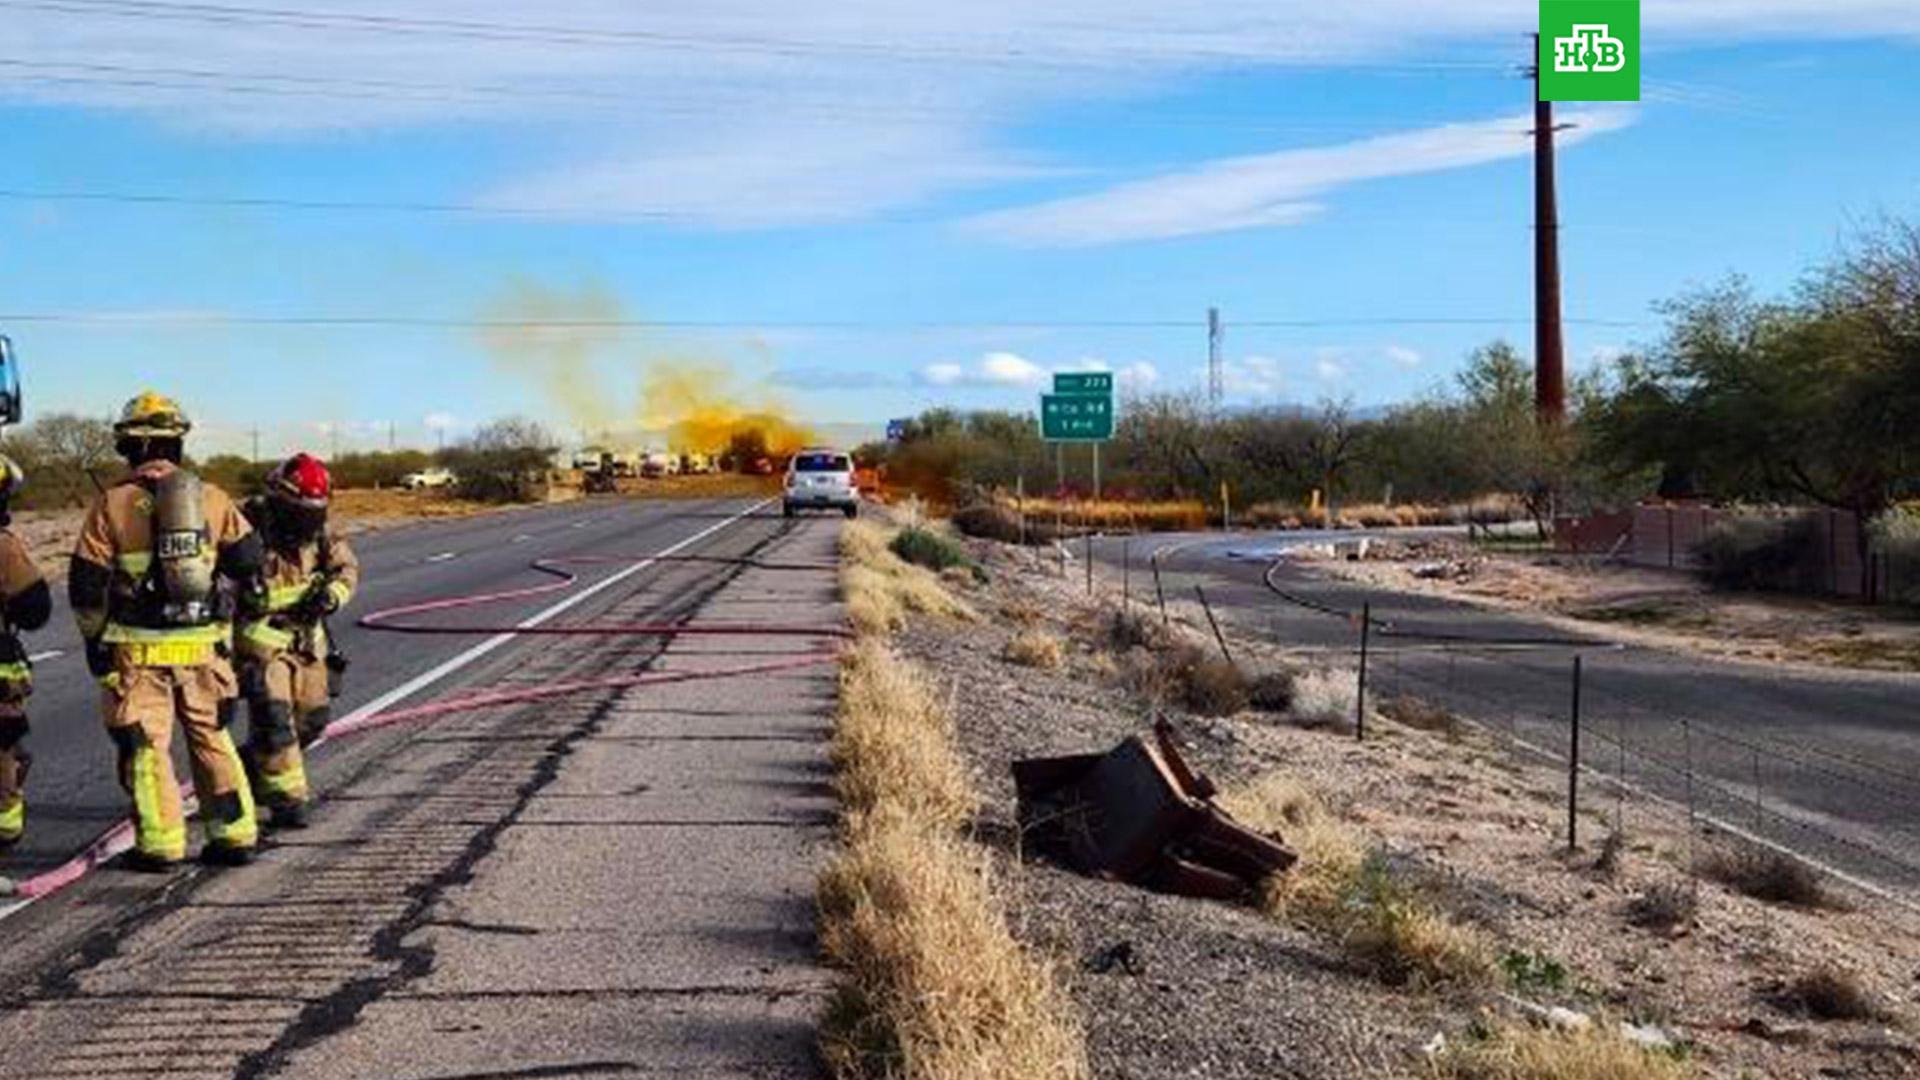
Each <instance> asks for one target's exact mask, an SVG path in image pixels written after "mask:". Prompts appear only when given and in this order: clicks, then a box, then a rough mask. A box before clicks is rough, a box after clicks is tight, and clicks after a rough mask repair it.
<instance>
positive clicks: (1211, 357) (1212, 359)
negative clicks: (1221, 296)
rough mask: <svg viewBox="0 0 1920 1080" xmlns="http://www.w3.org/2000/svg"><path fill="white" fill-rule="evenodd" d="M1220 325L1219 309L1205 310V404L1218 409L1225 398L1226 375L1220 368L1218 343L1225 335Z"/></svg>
mask: <svg viewBox="0 0 1920 1080" xmlns="http://www.w3.org/2000/svg"><path fill="white" fill-rule="evenodd" d="M1225 332H1226V331H1225V329H1224V328H1223V327H1222V326H1221V325H1220V309H1219V308H1217V307H1210V308H1208V309H1207V404H1209V405H1211V406H1213V407H1214V408H1216V409H1218V408H1219V407H1220V400H1221V399H1222V398H1224V397H1225V396H1226V393H1227V384H1226V373H1225V372H1223V371H1222V370H1221V368H1220V341H1221V338H1222V336H1223V335H1224V334H1225Z"/></svg>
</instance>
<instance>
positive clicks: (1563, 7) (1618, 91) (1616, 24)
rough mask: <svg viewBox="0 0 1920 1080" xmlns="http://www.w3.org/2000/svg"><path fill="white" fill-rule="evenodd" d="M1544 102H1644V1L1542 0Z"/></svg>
mask: <svg viewBox="0 0 1920 1080" xmlns="http://www.w3.org/2000/svg"><path fill="white" fill-rule="evenodd" d="M1534 69H1535V71H1537V72H1538V73H1539V79H1540V100H1541V101H1639V100H1640V0H1540V49H1539V56H1538V57H1537V58H1536V59H1535V61H1534Z"/></svg>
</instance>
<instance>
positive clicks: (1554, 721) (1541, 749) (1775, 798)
mask: <svg viewBox="0 0 1920 1080" xmlns="http://www.w3.org/2000/svg"><path fill="white" fill-rule="evenodd" d="M1356 621H1357V622H1360V625H1359V626H1358V627H1357V629H1356V632H1355V642H1354V644H1353V646H1352V649H1351V655H1352V658H1353V668H1354V671H1355V678H1356V679H1357V680H1361V681H1362V684H1363V685H1362V687H1361V688H1360V693H1361V695H1362V696H1363V697H1364V698H1365V699H1366V700H1369V701H1371V702H1373V703H1374V706H1373V707H1374V708H1376V709H1378V710H1379V711H1381V712H1384V713H1386V714H1387V715H1389V716H1393V715H1402V716H1420V715H1422V714H1423V713H1424V714H1425V715H1426V716H1427V717H1428V718H1429V722H1431V717H1432V716H1433V710H1435V709H1438V710H1442V715H1444V716H1445V717H1447V718H1449V721H1450V722H1454V721H1458V722H1467V723H1472V724H1475V725H1477V726H1479V727H1480V728H1482V729H1484V730H1485V731H1487V732H1490V733H1491V734H1493V735H1494V736H1495V737H1496V738H1497V739H1499V740H1500V741H1501V742H1503V743H1504V744H1505V746H1506V747H1507V749H1508V751H1509V752H1510V753H1512V754H1515V755H1525V756H1528V757H1531V758H1534V759H1536V760H1539V761H1544V762H1549V763H1553V764H1557V765H1560V766H1563V767H1564V769H1565V772H1566V787H1565V791H1564V800H1565V802H1564V806H1562V807H1559V808H1556V812H1555V813H1554V814H1553V815H1552V816H1553V818H1554V819H1555V829H1556V833H1557V835H1559V836H1560V838H1561V839H1562V840H1563V841H1564V842H1565V843H1566V844H1567V845H1568V846H1569V847H1574V846H1577V845H1580V844H1582V843H1589V844H1590V843H1594V842H1597V841H1599V840H1601V839H1602V836H1603V834H1604V833H1605V832H1606V831H1608V830H1628V831H1630V825H1629V822H1630V820H1631V819H1632V818H1633V817H1634V816H1635V815H1651V814H1658V815H1661V816H1663V817H1667V818H1673V817H1675V816H1677V815H1680V814H1684V815H1685V819H1686V822H1687V825H1688V827H1689V835H1690V836H1697V835H1701V834H1710V835H1711V837H1712V839H1713V840H1714V841H1715V842H1716V843H1719V844H1722V845H1731V846H1734V847H1737V848H1745V849H1749V850H1752V849H1757V850H1759V851H1763V852H1771V853H1773V854H1777V855H1784V856H1788V857H1790V858H1792V859H1794V860H1796V861H1798V862H1800V863H1802V864H1803V865H1804V866H1806V867H1808V868H1810V869H1812V870H1814V871H1816V872H1818V873H1819V874H1822V875H1825V876H1826V877H1828V878H1831V879H1833V880H1835V881H1838V882H1841V883H1844V884H1845V885H1847V886H1849V887H1850V888H1852V889H1854V890H1857V891H1859V892H1863V893H1865V894H1867V895H1869V896H1872V897H1875V898H1877V899H1879V900H1882V901H1886V902H1890V903H1895V904H1898V905H1899V906H1901V907H1903V908H1905V909H1907V910H1908V911H1910V912H1916V913H1920V902H1917V901H1916V897H1920V775H1915V774H1914V773H1913V772H1912V771H1910V770H1908V769H1904V768H1902V767H1900V766H1899V765H1898V764H1895V763H1893V762H1891V761H1877V760H1874V759H1872V758H1869V757H1865V756H1863V755H1861V754H1858V753H1854V752H1850V751H1847V750H1844V749H1839V748H1835V747H1832V746H1827V745H1823V744H1822V743H1821V742H1820V741H1819V740H1820V738H1821V733H1820V722H1821V721H1822V720H1823V719H1825V718H1822V717H1811V716H1810V717H1806V718H1804V719H1805V721H1806V722H1805V723H1804V724H1803V725H1802V726H1800V727H1798V728H1796V729H1795V730H1794V731H1793V732H1792V733H1791V734H1789V733H1787V732H1785V731H1781V730H1767V729H1764V728H1756V729H1754V730H1736V729H1735V728H1733V727H1732V726H1731V725H1730V724H1729V723H1727V722H1726V721H1725V720H1723V719H1720V718H1715V717H1707V716H1702V715H1697V714H1695V713H1694V712H1692V711H1690V710H1689V709H1687V708H1685V707H1683V706H1681V705H1679V704H1677V703H1676V700H1675V699H1674V697H1673V696H1672V695H1667V696H1662V694H1661V690H1662V679H1663V678H1673V679H1677V678H1686V677H1688V676H1687V675H1686V674H1684V673H1652V674H1649V673H1648V672H1647V671H1645V670H1644V669H1640V668H1636V667H1633V666H1631V665H1629V664H1627V663H1626V662H1625V661H1624V657H1625V655H1626V654H1625V653H1623V652H1621V651H1619V650H1616V649H1612V648H1609V647H1606V646H1594V647H1588V648H1575V647H1570V646H1566V645H1541V644H1530V643H1529V644H1517V645H1515V644H1504V643H1500V642H1486V643H1476V642H1469V641H1459V640H1443V641H1433V642H1422V641H1419V640H1418V638H1417V636H1407V635H1397V636H1394V637H1389V638H1386V639H1385V640H1383V639H1382V637H1381V635H1380V634H1379V633H1378V630H1379V624H1378V623H1377V622H1376V621H1374V620H1371V619H1368V620H1366V621H1364V622H1361V621H1359V620H1356ZM1693 862H1695V860H1691V859H1690V860H1689V863H1693Z"/></svg>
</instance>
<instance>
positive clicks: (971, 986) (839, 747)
mask: <svg viewBox="0 0 1920 1080" xmlns="http://www.w3.org/2000/svg"><path fill="white" fill-rule="evenodd" d="M846 534H850V535H849V538H848V539H847V540H846V541H845V543H844V553H845V561H846V563H847V565H846V574H847V591H848V603H849V607H852V606H854V605H855V604H856V603H860V602H862V601H863V600H864V601H866V602H870V603H872V602H875V601H874V600H873V597H875V596H879V597H882V598H883V599H881V600H879V601H877V603H878V604H879V605H880V607H879V612H880V617H875V616H874V615H872V614H871V613H870V614H869V616H868V617H866V618H864V619H863V618H861V617H860V616H856V622H857V623H859V624H860V625H861V628H862V629H863V631H865V633H864V635H863V636H862V637H861V638H860V639H859V640H858V641H857V642H856V643H855V644H854V646H853V647H852V648H851V649H850V650H849V651H848V654H847V657H846V663H845V667H844V668H843V670H842V674H841V681H840V708H839V714H838V717H837V719H836V723H835V728H834V737H833V746H832V755H833V760H834V764H835V766H836V768H837V774H836V777H835V781H834V786H835V790H836V792H837V793H838V795H839V796H840V800H841V804H842V810H843V820H842V829H841V838H840V839H841V847H840V850H839V852H838V854H837V855H836V856H835V858H834V859H833V861H832V862H831V863H830V864H829V865H828V866H827V867H826V868H825V869H824V870H823V871H822V872H821V875H820V880H819V883H818V889H817V903H818V906H819V915H820V941H821V948H822V951H823V952H824V954H825V955H826V957H827V959H828V961H829V962H830V963H832V964H833V965H835V966H836V967H837V968H839V969H840V971H841V972H842V974H843V977H842V979H841V980H840V984H839V986H838V987H837V988H836V990H835V992H834V995H833V997H832V999H831V1001H830V1002H829V1004H828V1006H827V1010H826V1012H825V1014H824V1015H823V1016H822V1018H821V1023H820V1050H821V1055H822V1057H823V1058H824V1059H825V1061H826V1062H827V1065H828V1066H829V1068H830V1069H831V1071H832V1073H833V1075H834V1076H836V1077H838V1078H840V1080H1055V1078H1061V1080H1083V1078H1085V1077H1086V1076H1087V1075H1088V1072H1089V1069H1088V1065H1087V1057H1086V1047H1085V1039H1084V1036H1083V1035H1082V1033H1081V1030H1080V1027H1079V1022H1078V1018H1077V1017H1076V1016H1075V1014H1074V1013H1073V1010H1072V1006H1071V1003H1070V1000H1069V999H1068V998H1067V997H1066V995H1065V994H1064V993H1062V992H1061V990H1060V989H1059V987H1058V985H1057V984H1056V982H1055V980H1054V975H1053V972H1052V970H1051V969H1050V968H1049V967H1048V966H1047V965H1046V964H1044V963H1042V962H1040V961H1038V960H1036V959H1034V958H1033V957H1031V956H1029V955H1028V954H1027V953H1026V952H1025V951H1024V950H1023V949H1022V948H1021V947H1020V945H1019V943H1018V942H1017V941H1016V940H1015V939H1014V937H1013V935H1012V933H1011V931H1010V930H1009V929H1008V926H1007V923H1006V918H1005V915H1004V914H1003V910H1004V908H1003V905H1002V903H1001V900H1000V898H999V897H998V896H997V895H996V891H995V886H994V883H993V881H992V878H991V875H990V870H991V864H990V861H989V859H988V857H987V856H986V855H985V854H984V853H983V852H982V851H981V850H980V849H978V848H977V847H975V846H974V845H973V844H972V843H971V842H970V841H968V840H966V839H965V838H964V837H963V836H962V834H961V830H962V828H963V827H964V826H965V825H966V824H967V822H969V821H970V820H971V819H972V816H973V814H974V812H975V810H976V809H977V808H978V806H979V796H978V794H977V793H976V792H975V790H974V788H973V786H972V783H971V781H970V780H969V778H968V776H967V773H966V768H965V766H964V764H963V763H962V761H961V759H960V757H959V755H958V753H957V752H956V751H955V749H954V746H953V739H952V731H951V721H950V718H949V717H948V715H947V713H946V711H945V710H944V709H943V708H942V707H941V704H940V701H939V699H938V697H937V695H936V694H935V693H934V691H933V689H932V687H931V686H930V685H929V684H928V682H927V680H926V678H925V676H924V675H923V674H922V673H921V672H920V671H919V670H918V669H917V668H916V667H914V666H913V665H912V664H910V663H909V662H907V661H906V660H904V659H902V658H901V657H900V656H899V655H898V654H896V653H895V652H894V651H893V650H892V649H891V648H890V647H888V645H887V644H886V642H885V640H884V638H883V637H882V636H881V635H883V634H884V633H885V631H886V629H887V628H888V627H890V626H892V625H894V624H895V622H894V616H892V614H891V612H894V611H899V610H904V609H906V607H907V605H908V604H909V603H912V602H913V601H911V600H909V599H907V598H906V597H905V596H904V595H903V592H902V590H903V586H902V585H901V582H903V581H913V580H914V574H921V575H925V574H926V573H927V572H926V571H924V570H920V569H919V568H917V567H908V566H906V565H905V564H904V563H899V560H897V559H894V558H893V556H892V555H891V554H890V553H888V552H887V551H886V542H887V538H886V535H885V533H884V532H883V531H882V530H879V529H871V530H862V529H857V528H856V527H853V526H850V527H849V528H848V529H847V530H846ZM889 559H892V560H893V562H894V563H898V564H899V565H898V567H894V566H890V565H888V563H887V561H886V560H889ZM905 571H912V572H913V573H906V572H905ZM928 577H929V579H930V577H931V575H928ZM929 584H930V585H931V587H932V588H934V589H936V590H937V589H938V588H939V586H938V584H937V583H932V582H929ZM907 588H911V586H908V587H907ZM907 595H910V594H907ZM941 595H945V594H944V593H942V594H941ZM949 599H950V598H949ZM920 610H924V609H920Z"/></svg>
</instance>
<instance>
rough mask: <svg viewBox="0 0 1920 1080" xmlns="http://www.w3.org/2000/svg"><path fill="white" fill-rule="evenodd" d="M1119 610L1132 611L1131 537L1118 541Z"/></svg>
mask: <svg viewBox="0 0 1920 1080" xmlns="http://www.w3.org/2000/svg"><path fill="white" fill-rule="evenodd" d="M1120 610H1121V611H1125V612H1129V613H1131V612H1132V611H1133V537H1131V536H1129V537H1126V538H1125V539H1123V540H1121V541H1120Z"/></svg>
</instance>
